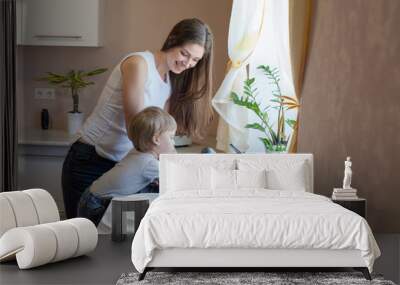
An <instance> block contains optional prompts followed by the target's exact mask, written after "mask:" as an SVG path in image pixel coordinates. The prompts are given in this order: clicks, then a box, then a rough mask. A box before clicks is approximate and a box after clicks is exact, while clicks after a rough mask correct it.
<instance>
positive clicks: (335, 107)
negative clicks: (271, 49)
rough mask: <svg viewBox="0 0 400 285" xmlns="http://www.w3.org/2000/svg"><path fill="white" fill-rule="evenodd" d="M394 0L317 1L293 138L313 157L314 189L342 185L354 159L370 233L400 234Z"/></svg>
mask: <svg viewBox="0 0 400 285" xmlns="http://www.w3.org/2000/svg"><path fill="white" fill-rule="evenodd" d="M399 15H400V1H398V0H385V1H376V0H351V1H337V0H324V1H322V0H319V1H314V18H313V23H312V35H311V39H310V49H309V58H308V62H307V66H306V74H305V83H304V89H303V100H302V109H301V124H300V131H299V151H300V152H312V153H314V155H315V183H316V184H315V186H316V187H315V189H316V191H317V192H319V193H322V194H325V195H330V193H331V191H332V188H333V187H335V186H336V187H338V186H341V184H342V179H343V167H344V165H343V161H344V159H345V157H346V156H347V155H350V156H351V157H352V159H353V171H354V174H353V186H354V187H356V188H358V191H359V195H360V196H362V197H365V198H367V199H368V221H369V222H370V224H371V226H372V228H373V230H374V231H376V232H391V233H394V232H397V233H399V232H400V175H399V169H400V33H399V28H400V16H399Z"/></svg>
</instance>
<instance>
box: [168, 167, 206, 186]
mask: <svg viewBox="0 0 400 285" xmlns="http://www.w3.org/2000/svg"><path fill="white" fill-rule="evenodd" d="M211 171H212V169H211V167H210V166H191V167H187V166H185V165H179V164H176V163H170V164H169V165H168V180H167V189H168V191H185V190H193V189H198V190H201V189H211V188H212V179H211V175H212V174H211Z"/></svg>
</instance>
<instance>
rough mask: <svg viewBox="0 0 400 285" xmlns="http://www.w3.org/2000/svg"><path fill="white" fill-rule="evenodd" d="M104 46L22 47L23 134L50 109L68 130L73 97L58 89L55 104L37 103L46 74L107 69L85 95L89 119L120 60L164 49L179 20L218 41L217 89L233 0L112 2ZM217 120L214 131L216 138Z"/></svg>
mask: <svg viewBox="0 0 400 285" xmlns="http://www.w3.org/2000/svg"><path fill="white" fill-rule="evenodd" d="M105 3H106V4H105V5H106V7H105V31H104V32H105V44H104V47H101V48H83V47H38V46H19V47H18V51H17V52H18V59H17V64H18V74H17V77H18V88H17V89H18V90H17V93H18V102H19V104H18V108H19V114H20V116H19V129H20V132H24V131H26V129H28V128H39V127H40V111H41V109H42V108H47V109H49V112H50V116H51V118H52V128H54V129H66V116H67V115H66V112H68V111H70V110H71V108H72V99H71V96H70V94H69V93H68V92H67V91H66V90H63V89H57V91H56V99H55V100H37V99H34V96H33V95H34V88H35V87H47V84H46V83H44V82H38V81H35V78H38V77H40V76H43V75H44V73H45V72H47V71H52V72H66V71H68V70H69V69H72V68H74V69H85V70H86V69H92V68H96V67H107V68H109V71H108V72H107V73H104V74H102V75H100V76H98V77H96V78H94V80H95V82H96V84H95V85H94V86H90V87H88V88H87V89H85V90H83V91H82V92H81V96H80V100H81V105H80V106H81V109H82V111H83V112H85V113H86V115H88V114H90V112H91V111H92V109H93V107H94V106H95V104H96V101H97V98H98V97H99V95H100V92H101V90H102V88H103V86H104V84H105V82H106V80H107V78H108V76H109V74H110V72H111V70H112V68H113V67H114V66H115V65H116V64H117V63H118V61H119V60H120V59H121V58H122V57H123V56H124V55H126V54H127V53H129V52H133V51H142V50H146V49H148V50H153V51H154V50H158V49H160V48H161V46H162V43H163V42H164V40H165V38H166V36H167V34H168V32H169V31H170V29H171V28H172V27H173V25H174V24H176V23H177V22H178V21H179V20H181V19H184V18H191V17H197V18H200V19H202V20H203V21H205V22H206V23H208V25H209V26H210V27H211V29H212V31H213V33H214V37H215V57H214V58H215V62H214V82H215V84H214V90H216V88H217V87H218V86H219V84H220V83H221V81H222V79H223V77H224V73H225V67H226V62H227V59H228V57H227V37H228V26H229V17H230V11H231V5H232V0H218V1H213V0H202V1H197V0H168V1H160V0H112V1H111V0H107V1H105ZM215 131H216V120H214V122H213V124H212V125H211V126H210V130H209V133H210V135H215Z"/></svg>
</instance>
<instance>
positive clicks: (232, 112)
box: [212, 0, 266, 152]
mask: <svg viewBox="0 0 400 285" xmlns="http://www.w3.org/2000/svg"><path fill="white" fill-rule="evenodd" d="M265 6H266V0H251V1H249V0H234V1H233V5H232V12H231V19H230V25H229V38H228V55H229V59H230V62H229V64H228V68H229V70H228V71H227V74H226V77H225V79H224V81H223V82H222V84H221V86H220V88H219V89H218V91H217V93H216V95H215V96H214V99H213V102H212V104H213V106H214V108H215V110H216V111H217V112H218V114H219V115H220V121H219V125H218V130H217V149H220V150H223V151H225V152H230V151H231V149H230V148H229V144H230V143H232V144H233V145H234V146H236V147H237V148H239V149H240V150H246V149H248V144H247V137H248V130H247V129H245V128H243V126H244V125H245V124H246V122H247V120H248V112H247V111H246V110H245V109H244V108H240V107H238V106H235V105H234V104H233V103H232V101H231V100H230V93H231V92H232V91H235V92H239V93H240V91H241V90H242V88H243V80H244V78H245V66H246V64H247V63H248V62H249V60H250V58H251V55H252V53H253V51H254V49H255V47H256V46H257V43H258V41H259V38H260V35H261V32H262V25H263V20H264V18H265V17H264V14H265Z"/></svg>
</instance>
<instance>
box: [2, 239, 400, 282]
mask: <svg viewBox="0 0 400 285" xmlns="http://www.w3.org/2000/svg"><path fill="white" fill-rule="evenodd" d="M375 237H376V240H377V242H378V244H379V247H380V249H381V251H382V256H381V257H380V258H379V259H378V260H377V261H376V263H375V268H374V269H375V270H374V272H376V273H381V274H383V275H384V276H385V278H386V279H389V280H392V281H394V282H395V283H397V284H398V283H399V279H400V263H399V260H400V235H381V234H376V235H375ZM130 246H131V240H126V241H124V242H121V243H114V242H112V241H111V238H110V236H100V237H99V244H98V246H97V248H96V250H95V251H94V252H92V253H91V254H89V255H88V256H82V257H78V258H75V259H70V260H66V261H62V262H58V263H53V264H48V265H45V266H42V267H38V268H35V269H30V270H19V269H18V267H17V265H16V263H15V262H9V263H4V264H1V265H0V284H1V285H6V284H7V285H8V284H115V283H116V281H117V280H118V278H119V276H120V275H121V274H122V273H124V272H132V271H134V268H133V265H132V263H131V259H130Z"/></svg>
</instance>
